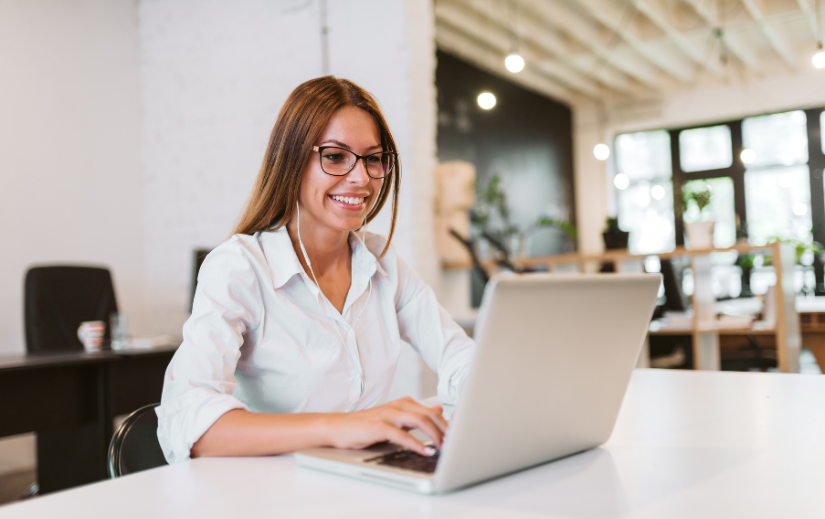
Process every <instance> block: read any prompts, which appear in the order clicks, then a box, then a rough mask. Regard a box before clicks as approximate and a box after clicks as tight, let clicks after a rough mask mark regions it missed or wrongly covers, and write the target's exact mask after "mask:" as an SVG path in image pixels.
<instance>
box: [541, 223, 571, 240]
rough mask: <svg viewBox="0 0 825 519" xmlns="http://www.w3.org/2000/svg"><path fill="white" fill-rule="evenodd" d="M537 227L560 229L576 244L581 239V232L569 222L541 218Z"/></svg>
mask: <svg viewBox="0 0 825 519" xmlns="http://www.w3.org/2000/svg"><path fill="white" fill-rule="evenodd" d="M537 226H540V227H558V228H559V229H561V230H562V231H564V233H565V234H566V235H567V236H569V237H570V239H571V240H573V242H575V241H576V240H577V239H578V237H579V231H578V229H576V226H575V225H573V224H572V223H570V222H569V221H567V220H560V219H556V218H539V221H538V223H537Z"/></svg>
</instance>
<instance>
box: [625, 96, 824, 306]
mask: <svg viewBox="0 0 825 519" xmlns="http://www.w3.org/2000/svg"><path fill="white" fill-rule="evenodd" d="M795 110H802V111H803V112H805V119H806V126H807V134H808V162H807V164H805V165H807V166H808V178H809V181H810V192H811V223H812V224H813V239H814V241H816V242H819V243H821V244H825V184H823V171H825V150H823V149H822V148H823V146H822V142H823V141H822V134H823V128H822V125H821V117H822V115H821V114H822V113H823V112H825V106H820V107H815V108H789V109H782V110H777V111H773V112H767V113H761V114H754V115H749V116H747V117H743V118H740V119H731V120H726V121H713V122H706V123H703V124H693V125H690V126H682V127H676V128H670V129H665V130H666V131H667V132H668V133H669V134H670V162H671V182H672V183H673V212H674V215H673V216H674V218H673V222H674V232H675V238H676V246H677V247H678V246H684V244H685V224H684V221H683V219H682V186H683V185H684V183H685V182H687V181H690V180H702V179H711V178H721V177H730V178H731V179H732V180H733V203H734V214H735V215H736V216H737V219H738V225H737V229H736V239H737V240H739V239H741V238H747V235H746V234H745V233H744V232H743V231H742V229H747V207H746V205H747V201H746V198H745V164H744V163H743V162H742V156H741V155H742V150H743V141H742V123H743V121H744V120H745V119H748V118H750V117H760V116H763V115H773V114H777V113H784V112H791V111H795ZM721 125H727V126H728V127H729V128H730V136H731V155H732V157H733V163H732V164H731V165H730V167H727V168H721V169H712V170H706V171H694V172H690V173H688V172H685V171H682V163H681V158H680V151H681V149H680V141H679V137H680V134H681V132H683V131H685V130H694V129H698V128H707V127H710V126H721ZM656 130H662V128H651V129H648V130H635V131H634V132H633V133H636V132H637V131H656ZM619 135H621V134H616V136H615V138H614V139H613V141H614V143H615V140H616V139H617V138H618V137H619ZM800 165H801V164H800ZM814 266H815V273H816V293H817V295H822V294H825V272H824V271H823V263H822V261H821V260H820V259H819V257H817V258H816V261H815V263H814Z"/></svg>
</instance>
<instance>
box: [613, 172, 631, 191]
mask: <svg viewBox="0 0 825 519" xmlns="http://www.w3.org/2000/svg"><path fill="white" fill-rule="evenodd" d="M613 185H614V186H616V189H627V186H629V185H630V179H629V178H627V175H625V174H624V173H619V174H618V175H616V176H615V177H613Z"/></svg>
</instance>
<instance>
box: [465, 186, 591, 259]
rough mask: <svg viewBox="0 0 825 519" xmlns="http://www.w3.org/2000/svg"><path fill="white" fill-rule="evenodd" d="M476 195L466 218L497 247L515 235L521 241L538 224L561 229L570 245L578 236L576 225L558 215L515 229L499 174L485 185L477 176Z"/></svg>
mask: <svg viewBox="0 0 825 519" xmlns="http://www.w3.org/2000/svg"><path fill="white" fill-rule="evenodd" d="M476 196H477V198H478V202H479V203H478V205H477V206H476V207H475V208H474V209H473V210H472V211H470V221H471V222H472V223H473V224H474V225H476V226H477V227H478V228H479V230H480V231H481V234H482V236H484V237H485V238H487V240H488V241H490V242H491V243H492V244H493V245H494V246H496V247H497V248H499V249H506V246H507V244H508V243H509V241H510V238H511V237H513V236H518V237H519V238H520V239H521V240H523V239H525V238H527V237H528V236H530V235H531V234H533V233H534V232H535V231H536V230H537V229H538V228H539V227H556V228H558V229H560V230H561V231H562V232H564V233H565V234H566V235H567V236H568V237H569V238H570V239H571V241H572V243H573V244H575V242H576V239H577V238H578V231H577V229H576V226H575V225H573V224H572V223H571V222H569V221H568V220H564V219H559V218H550V217H540V218H537V219H536V221H535V222H534V223H533V224H531V225H529V226H527V228H525V229H524V230H523V231H522V230H521V229H519V228H518V226H516V225H514V224H513V223H512V222H511V220H510V210H509V208H508V207H507V193H506V192H505V191H504V186H503V183H502V179H501V177H500V176H499V175H493V176H492V177H490V179H489V181H488V182H487V183H486V185H485V184H483V183H482V182H481V181H480V179H478V180H477V181H476ZM574 246H575V245H574Z"/></svg>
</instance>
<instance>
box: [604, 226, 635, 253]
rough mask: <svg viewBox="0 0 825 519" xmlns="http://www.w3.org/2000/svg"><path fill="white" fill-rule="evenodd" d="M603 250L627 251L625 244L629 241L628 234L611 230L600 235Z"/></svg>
mask: <svg viewBox="0 0 825 519" xmlns="http://www.w3.org/2000/svg"><path fill="white" fill-rule="evenodd" d="M602 239H604V248H605V249H607V250H616V249H627V242H628V241H629V240H630V233H629V232H627V231H620V230H618V229H612V230H610V231H605V232H603V233H602Z"/></svg>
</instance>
